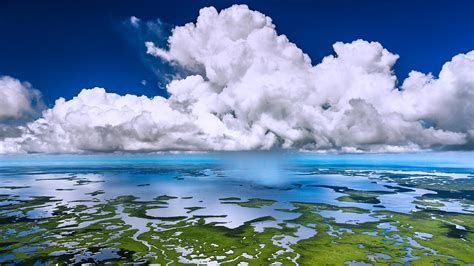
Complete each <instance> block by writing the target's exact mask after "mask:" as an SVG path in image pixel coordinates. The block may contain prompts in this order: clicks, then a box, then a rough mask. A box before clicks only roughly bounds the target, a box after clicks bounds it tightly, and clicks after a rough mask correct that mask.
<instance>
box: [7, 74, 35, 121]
mask: <svg viewBox="0 0 474 266" xmlns="http://www.w3.org/2000/svg"><path fill="white" fill-rule="evenodd" d="M41 108H43V102H42V100H41V93H40V92H39V91H38V90H36V89H34V88H32V86H31V84H29V83H28V82H21V81H19V80H17V79H15V78H12V77H9V76H0V123H1V122H2V121H5V120H13V119H25V118H28V117H31V116H34V115H35V114H37V112H38V110H39V109H41Z"/></svg>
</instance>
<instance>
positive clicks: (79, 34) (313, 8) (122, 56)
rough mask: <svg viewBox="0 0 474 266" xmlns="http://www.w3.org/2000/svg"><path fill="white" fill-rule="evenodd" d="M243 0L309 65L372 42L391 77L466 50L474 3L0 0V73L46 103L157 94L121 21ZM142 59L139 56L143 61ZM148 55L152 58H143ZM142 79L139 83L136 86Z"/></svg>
mask: <svg viewBox="0 0 474 266" xmlns="http://www.w3.org/2000/svg"><path fill="white" fill-rule="evenodd" d="M241 3H245V4H248V5H249V7H250V8H251V9H254V10H258V11H261V12H263V13H264V14H266V15H268V16H270V17H271V18H272V19H273V21H274V23H275V24H276V26H277V31H278V32H279V33H281V34H286V35H287V36H288V38H289V39H290V41H292V42H294V43H296V44H297V45H298V46H299V47H300V48H301V49H303V51H304V52H306V53H308V54H309V55H310V57H311V58H312V60H313V63H314V64H315V63H318V62H319V61H320V60H321V59H322V57H324V56H325V55H328V54H331V53H332V47H331V45H332V44H333V43H334V42H336V41H347V42H348V41H352V40H354V39H358V38H362V39H366V40H370V41H379V42H380V43H382V45H384V47H386V48H387V49H388V50H389V51H391V52H393V53H397V54H399V55H400V56H401V58H400V59H399V61H398V63H397V65H396V67H395V71H396V72H397V75H398V77H399V79H403V78H405V77H406V76H407V74H408V72H409V71H410V70H412V69H416V70H419V71H422V72H433V73H434V74H435V75H436V74H437V73H438V72H439V70H440V68H441V66H442V64H443V63H444V62H446V61H449V60H450V58H451V57H452V56H454V55H456V54H458V53H465V52H468V51H470V50H472V49H473V48H474V20H473V18H472V14H474V1H391V2H388V1H276V0H275V1H201V0H194V1H156V0H155V1H144V0H141V1H61V2H59V1H41V2H40V1H21V0H16V1H11V0H6V1H2V7H1V9H0V32H1V33H2V40H1V41H0V75H10V76H13V77H15V78H18V79H20V80H27V81H30V82H31V83H32V84H33V86H34V87H36V88H37V89H39V90H41V91H42V93H43V95H44V98H45V102H46V103H47V104H48V105H49V106H51V104H52V103H53V102H54V100H55V99H56V98H58V97H61V96H62V97H65V98H67V99H70V98H72V97H73V96H75V95H77V93H78V92H79V91H80V90H81V89H82V88H85V87H93V86H100V87H105V88H106V89H107V91H109V92H117V93H120V94H125V93H131V94H138V95H141V94H145V95H148V96H152V95H157V94H163V90H162V89H160V88H159V87H158V86H157V85H156V84H157V81H158V80H159V78H157V77H156V76H155V74H153V73H152V71H151V67H150V65H149V64H153V63H156V61H149V60H147V57H146V56H144V54H143V52H144V50H143V48H142V47H139V46H137V45H131V43H133V42H130V40H131V39H132V38H133V36H131V35H127V32H126V30H125V28H123V27H122V26H121V25H122V24H121V23H122V22H123V21H124V20H126V19H128V18H129V17H130V16H132V15H133V16H136V17H139V18H142V19H144V20H153V19H157V18H159V19H161V20H162V21H164V22H166V23H169V24H171V25H182V24H184V23H187V22H191V21H195V19H196V17H197V14H198V11H199V9H200V8H201V7H204V6H209V5H213V6H215V7H216V8H218V9H221V8H225V7H228V6H230V5H232V4H241ZM144 59H145V60H144ZM150 60H151V59H150ZM142 80H147V85H146V86H143V85H142V84H141V81H142Z"/></svg>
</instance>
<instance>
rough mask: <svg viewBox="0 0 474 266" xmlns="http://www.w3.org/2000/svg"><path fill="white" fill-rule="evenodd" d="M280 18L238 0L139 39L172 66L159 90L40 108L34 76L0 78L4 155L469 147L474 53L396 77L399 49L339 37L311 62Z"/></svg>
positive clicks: (96, 92)
mask: <svg viewBox="0 0 474 266" xmlns="http://www.w3.org/2000/svg"><path fill="white" fill-rule="evenodd" d="M128 23H129V26H130V27H131V28H132V29H135V30H136V31H137V32H142V31H143V30H142V29H143V28H144V27H150V25H151V24H149V22H147V21H143V20H141V19H140V18H138V17H134V16H132V17H130V19H129V21H128ZM277 26H278V25H274V23H273V21H272V19H271V18H270V17H268V16H266V15H264V14H262V13H260V12H258V11H254V10H251V9H249V8H248V7H247V6H246V5H234V6H231V7H229V8H227V9H223V10H220V11H218V10H217V9H216V8H214V7H207V8H203V9H201V11H200V12H199V16H198V18H197V20H196V22H190V23H188V24H185V25H183V26H177V27H175V28H174V29H173V31H172V34H171V35H170V36H169V37H168V38H167V45H166V47H165V46H160V44H156V43H153V42H150V41H146V42H144V43H143V46H144V47H146V49H147V54H148V55H150V56H154V57H156V58H157V59H159V60H161V62H162V63H163V64H166V65H167V66H168V67H169V68H171V69H173V70H174V72H173V75H172V80H171V81H170V82H169V83H168V85H167V86H166V89H167V92H168V94H169V97H167V98H165V97H161V96H155V97H153V98H149V97H146V96H136V95H132V94H130V95H118V94H115V93H108V92H107V90H106V88H91V89H83V90H82V91H81V92H80V93H79V94H78V95H77V96H76V97H74V98H73V99H71V100H65V99H64V98H59V99H58V100H56V102H55V104H54V106H52V107H51V108H49V109H48V108H47V107H46V106H45V104H44V103H43V102H42V100H41V92H40V91H38V90H36V89H34V84H33V85H31V84H29V83H27V82H24V81H20V80H18V79H16V78H14V77H9V76H3V77H1V78H0V153H23V152H40V153H80V152H113V151H163V150H164V151H168V150H192V151H200V150H202V151H207V150H258V149H263V150H266V149H272V148H284V149H304V150H314V151H341V152H356V151H362V152H374V151H375V152H385V151H389V152H403V151H414V150H433V149H434V150H453V149H463V150H472V149H473V148H474V119H473V117H474V51H471V52H467V53H462V54H458V55H453V58H452V59H451V60H450V61H448V62H446V63H445V64H444V65H443V67H442V69H441V70H440V72H439V74H437V75H436V76H434V75H433V74H431V73H421V72H418V71H416V70H413V71H412V72H410V74H409V76H408V78H406V79H405V80H399V79H398V78H397V77H396V76H395V73H394V70H393V67H394V65H395V64H396V61H397V60H398V59H399V55H397V54H395V53H393V52H391V51H388V50H387V49H385V48H384V47H383V46H382V44H380V43H378V42H373V41H372V42H369V41H365V40H362V39H358V40H354V41H352V42H349V43H343V42H336V43H335V44H334V45H333V49H334V54H333V55H328V56H326V57H325V58H324V59H323V60H322V62H313V61H312V60H311V58H310V57H309V56H308V55H307V54H305V53H304V51H302V50H301V49H300V48H298V46H297V44H295V43H292V42H291V40H289V39H288V38H287V37H286V36H285V35H281V34H278V32H277ZM153 27H160V24H153ZM395 52H396V51H395ZM401 56H403V55H401ZM84 78H87V77H84Z"/></svg>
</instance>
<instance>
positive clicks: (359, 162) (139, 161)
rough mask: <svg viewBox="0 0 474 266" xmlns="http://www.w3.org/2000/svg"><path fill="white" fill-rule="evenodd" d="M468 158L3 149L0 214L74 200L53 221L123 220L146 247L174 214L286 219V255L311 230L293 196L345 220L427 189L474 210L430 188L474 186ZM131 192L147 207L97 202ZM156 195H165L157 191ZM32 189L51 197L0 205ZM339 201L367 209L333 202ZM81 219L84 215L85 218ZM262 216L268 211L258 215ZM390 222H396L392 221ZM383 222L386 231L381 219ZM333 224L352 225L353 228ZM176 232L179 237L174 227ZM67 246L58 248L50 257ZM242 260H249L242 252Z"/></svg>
mask: <svg viewBox="0 0 474 266" xmlns="http://www.w3.org/2000/svg"><path fill="white" fill-rule="evenodd" d="M473 158H474V156H473V153H470V152H456V153H454V152H447V153H413V154H403V155H399V154H345V155H324V154H310V153H296V152H235V153H178V154H171V153H161V154H104V155H97V154H93V155H92V154H91V155H39V154H38V155H9V156H6V155H2V156H0V195H4V199H3V200H2V201H0V217H3V218H8V217H16V218H21V217H26V219H43V220H44V221H49V220H48V219H52V218H55V215H56V214H55V211H56V210H57V208H58V207H59V206H62V207H66V208H75V207H78V206H79V207H81V208H84V209H85V210H83V211H81V212H80V215H78V216H77V217H68V218H64V219H62V220H60V221H59V223H58V224H57V225H56V227H57V228H66V229H67V230H79V229H81V228H89V227H90V226H92V225H94V224H96V223H98V222H100V221H106V222H107V221H110V220H112V219H120V220H121V221H122V222H123V223H124V224H125V225H127V226H128V227H127V228H131V229H134V230H135V231H133V232H134V233H133V234H132V235H131V236H129V237H130V238H132V239H134V240H135V241H138V242H141V243H143V244H144V245H145V246H147V247H148V249H149V250H151V249H152V245H151V244H150V243H149V241H145V240H143V237H142V236H143V235H145V234H146V233H150V232H151V231H153V232H155V231H156V232H165V231H166V230H169V228H176V227H173V226H176V225H177V224H178V223H179V222H178V221H188V222H189V223H190V224H188V225H186V226H193V225H194V224H193V223H192V222H196V219H197V218H196V217H203V218H202V219H203V222H204V223H206V224H215V225H216V226H222V227H225V228H228V229H236V228H240V227H242V226H244V225H245V224H246V223H251V224H252V226H253V228H254V230H255V231H256V232H264V231H265V230H266V229H268V228H277V229H278V228H280V229H281V228H282V227H281V226H282V223H287V224H286V226H289V228H294V230H295V233H294V234H293V235H285V236H282V237H276V236H274V239H273V240H272V241H273V244H274V245H276V246H279V247H281V248H282V252H283V253H285V252H287V253H288V254H290V253H292V252H294V250H293V248H292V246H291V245H292V244H295V243H296V242H298V241H299V240H301V239H308V238H310V237H312V236H314V235H316V234H317V230H316V229H315V228H313V226H311V224H308V225H306V226H302V225H300V224H293V223H290V222H288V221H291V220H294V219H296V218H298V217H299V216H300V215H301V213H298V212H292V211H291V210H294V209H295V206H294V202H305V203H315V204H325V205H321V206H333V207H331V208H333V209H324V210H323V209H321V210H319V211H318V212H317V213H318V214H319V215H321V216H322V217H323V218H325V219H330V222H331V223H335V224H348V225H351V224H352V225H357V224H361V223H366V222H377V221H379V220H381V219H385V218H386V215H382V214H380V213H379V212H378V211H380V210H384V211H391V212H397V213H404V214H408V213H411V212H414V211H417V210H419V209H420V208H422V207H426V205H420V204H419V201H420V197H422V196H423V197H428V196H430V195H431V197H433V200H432V201H430V200H431V199H426V202H428V203H430V202H431V203H432V204H437V206H436V209H437V210H440V211H449V212H453V213H460V214H471V213H473V211H474V206H473V205H472V204H471V202H470V201H468V200H466V199H468V198H469V195H467V196H466V197H463V196H462V197H459V196H457V194H456V195H455V196H453V198H448V197H445V196H443V197H441V198H438V197H437V196H436V195H441V194H440V193H439V190H440V189H443V187H446V186H453V187H456V186H459V184H464V186H465V184H468V185H469V184H472V179H473V173H474V159H473ZM460 182H461V183H460ZM471 192H472V191H471ZM127 195H131V196H133V197H135V198H136V199H135V200H136V201H143V202H147V203H146V204H147V205H146V208H145V210H144V212H143V213H141V214H140V215H133V214H131V212H130V210H128V209H127V206H128V205H127V204H128V203H123V204H122V203H114V204H115V205H113V206H114V208H115V210H109V211H106V210H102V209H101V208H102V207H99V206H102V205H100V204H105V203H110V202H114V201H116V200H117V199H118V198H120V197H123V196H127ZM159 196H161V198H159V199H157V197H159ZM35 197H48V200H46V201H45V202H43V203H42V204H38V205H31V206H29V207H23V208H20V207H19V208H18V209H15V208H7V209H3V210H2V209H1V207H2V206H7V207H8V206H16V205H18V206H22V205H19V204H20V203H21V202H24V201H28V200H31V199H35ZM262 200H263V201H262ZM424 200H425V199H424ZM152 201H155V202H152ZM426 202H425V203H426ZM433 202H434V203H433ZM15 204H16V205H15ZM134 204H136V203H134ZM83 206H85V207H83ZM134 206H136V205H134ZM334 206H335V207H336V208H334ZM344 207H346V208H347V207H354V208H360V209H364V210H367V212H365V213H356V212H351V211H347V210H346V209H337V208H344ZM127 210H128V211H127ZM78 213H79V212H78ZM108 214H110V215H108ZM101 215H102V216H103V217H102V216H101ZM99 216H100V217H99ZM65 217H66V216H65ZM81 217H90V218H88V219H89V220H87V219H86V220H81V219H82V218H81ZM101 217H102V218H101ZM262 217H271V218H272V219H269V220H268V219H267V220H262V221H257V220H258V219H260V218H262ZM254 220H255V222H252V221H254ZM113 221H115V220H113ZM122 222H121V223H122ZM107 226H108V227H107V228H108V230H115V229H116V228H121V227H122V226H123V224H119V225H116V224H113V223H110V224H108V225H107ZM16 227H17V224H15V223H11V224H8V223H7V224H6V225H5V224H4V227H3V228H7V229H10V230H12V229H14V232H13V231H9V234H8V235H10V237H11V236H12V235H15V234H17V235H18V236H22V235H28V234H38V235H39V234H40V233H38V232H40V231H41V230H45V229H42V228H40V227H38V228H29V229H28V230H24V231H22V232H17V231H15V230H19V228H16ZM389 227H393V225H390V224H389ZM395 228H396V227H395ZM379 229H380V230H382V229H381V227H380V228H379ZM0 230H3V229H0ZM5 230H6V229H5ZM38 230H40V231H38ZM127 230H128V229H127ZM292 230H293V229H292ZM331 230H332V229H331ZM385 230H388V229H385ZM45 231H47V230H45ZM339 231H340V233H350V231H351V229H347V230H345V229H344V230H339ZM388 231H390V232H391V231H395V230H388ZM3 233H6V231H3ZM43 233H44V232H43ZM332 233H335V232H332ZM367 233H368V234H370V232H367ZM112 236H113V235H112ZM416 236H417V237H421V238H422V239H423V238H425V239H429V238H428V237H427V236H432V235H431V234H428V233H423V232H417V235H416ZM116 237H118V235H117V236H116ZM176 237H178V238H179V234H178V236H176ZM430 238H431V237H430ZM71 243H72V245H73V246H70V247H69V248H73V247H75V246H80V245H81V244H80V243H76V242H71ZM71 243H69V244H71ZM65 246H66V245H65ZM0 247H1V246H0ZM66 247H67V246H66ZM36 248H38V247H36ZM41 248H42V247H41ZM174 249H175V250H181V251H183V252H182V253H183V254H184V255H183V254H182V255H181V257H180V259H179V260H180V261H181V262H188V263H196V262H203V261H204V262H206V263H208V262H210V261H212V260H210V259H209V260H202V258H199V259H198V258H197V257H196V259H192V255H191V254H192V251H189V250H185V248H184V247H178V246H176V247H175V248H174ZM23 250H24V251H25V252H26V251H27V252H28V254H31V253H33V254H34V253H35V246H34V245H26V246H23ZM77 250H78V251H77V252H76V253H77V254H75V253H74V252H73V253H71V254H72V255H74V254H75V255H74V258H73V260H74V262H81V261H82V262H84V261H88V260H89V259H92V260H94V261H106V260H109V259H110V260H113V259H118V258H128V257H127V255H126V254H125V255H124V254H121V253H120V250H119V249H116V248H113V247H101V248H99V249H95V250H87V249H83V250H82V251H80V250H81V249H79V248H78V249H77ZM1 252H2V249H0V254H1V255H0V263H1V262H2V260H3V261H9V260H13V261H14V260H15V259H17V258H15V256H13V258H12V253H10V252H9V251H8V249H6V248H3V253H4V254H2V253H1ZM58 252H59V251H58ZM283 253H282V254H283ZM65 254H66V253H64V252H63V253H61V252H59V253H57V252H56V251H55V252H52V253H50V255H49V256H52V257H54V256H61V255H62V256H64V255H65ZM380 254H382V253H374V254H372V255H370V254H369V255H368V259H369V262H370V261H372V260H374V259H376V258H380V259H389V258H391V256H389V255H385V254H384V255H383V256H382V255H380ZM72 255H71V256H72ZM247 255H248V254H247ZM147 256H148V257H154V258H156V257H159V256H158V255H157V254H152V253H150V254H148V255H146V256H144V257H145V258H147ZM226 256H227V257H229V256H230V255H229V254H227V255H226V254H222V256H220V257H219V258H220V259H222V261H226V259H224V258H225V257H226ZM165 257H166V256H165ZM240 258H244V259H245V256H244V255H243V257H240ZM299 258H300V256H299V254H298V256H296V257H294V258H292V259H291V260H289V261H290V262H292V263H295V264H297V260H298V259H299ZM128 259H130V258H128ZM214 259H215V258H214ZM71 261H72V260H71ZM360 263H365V262H360Z"/></svg>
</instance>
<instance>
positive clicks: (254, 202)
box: [221, 198, 276, 208]
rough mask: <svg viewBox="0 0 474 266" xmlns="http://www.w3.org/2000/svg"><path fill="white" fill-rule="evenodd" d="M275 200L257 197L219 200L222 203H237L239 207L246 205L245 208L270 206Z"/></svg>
mask: <svg viewBox="0 0 474 266" xmlns="http://www.w3.org/2000/svg"><path fill="white" fill-rule="evenodd" d="M275 202H276V200H269V199H258V198H252V199H248V200H247V201H240V202H238V201H224V202H221V203H222V204H237V205H239V206H241V207H247V208H261V207H264V206H271V205H273V204H274V203H275Z"/></svg>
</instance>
